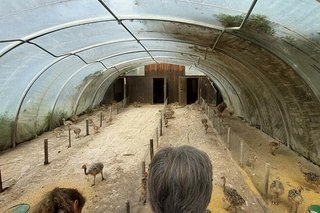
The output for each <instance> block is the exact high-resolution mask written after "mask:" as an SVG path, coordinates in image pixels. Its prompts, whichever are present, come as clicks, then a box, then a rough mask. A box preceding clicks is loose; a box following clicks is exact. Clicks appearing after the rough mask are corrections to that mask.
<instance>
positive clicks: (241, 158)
mask: <svg viewBox="0 0 320 213" xmlns="http://www.w3.org/2000/svg"><path fill="white" fill-rule="evenodd" d="M240 166H241V167H243V140H241V141H240Z"/></svg>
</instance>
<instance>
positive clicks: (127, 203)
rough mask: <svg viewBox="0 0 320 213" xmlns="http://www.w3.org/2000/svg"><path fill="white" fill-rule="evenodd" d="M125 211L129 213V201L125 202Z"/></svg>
mask: <svg viewBox="0 0 320 213" xmlns="http://www.w3.org/2000/svg"><path fill="white" fill-rule="evenodd" d="M126 209H127V213H130V202H129V200H127V201H126Z"/></svg>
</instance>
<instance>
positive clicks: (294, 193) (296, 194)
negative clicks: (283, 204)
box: [288, 187, 303, 213]
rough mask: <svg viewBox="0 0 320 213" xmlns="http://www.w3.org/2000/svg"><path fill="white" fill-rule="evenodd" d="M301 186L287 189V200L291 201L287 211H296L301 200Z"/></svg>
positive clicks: (293, 212) (292, 212)
mask: <svg viewBox="0 0 320 213" xmlns="http://www.w3.org/2000/svg"><path fill="white" fill-rule="evenodd" d="M301 191H302V187H298V188H297V189H290V190H289V191H288V200H289V202H290V203H291V206H290V210H289V213H297V212H298V207H299V205H300V204H301V203H302V202H303V197H302V195H301Z"/></svg>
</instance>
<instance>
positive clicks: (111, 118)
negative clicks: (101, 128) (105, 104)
mask: <svg viewBox="0 0 320 213" xmlns="http://www.w3.org/2000/svg"><path fill="white" fill-rule="evenodd" d="M109 120H110V121H112V105H110V118H109Z"/></svg>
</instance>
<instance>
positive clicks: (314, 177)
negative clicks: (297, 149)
mask: <svg viewBox="0 0 320 213" xmlns="http://www.w3.org/2000/svg"><path fill="white" fill-rule="evenodd" d="M297 164H298V166H299V168H300V172H301V173H302V174H303V176H304V179H305V180H306V181H307V182H308V183H310V184H313V185H315V186H317V187H318V186H319V185H320V176H319V175H318V174H316V173H315V172H311V171H306V170H304V169H303V168H302V164H301V162H298V163H297Z"/></svg>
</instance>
